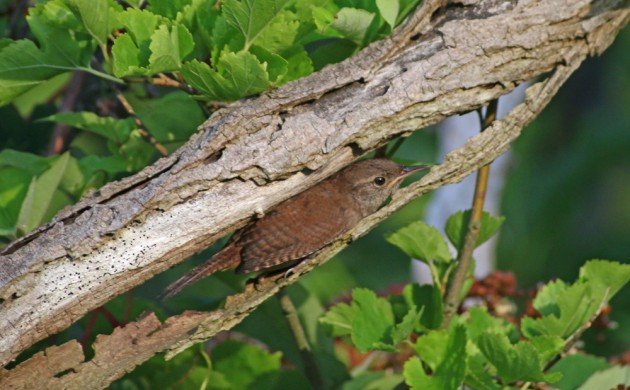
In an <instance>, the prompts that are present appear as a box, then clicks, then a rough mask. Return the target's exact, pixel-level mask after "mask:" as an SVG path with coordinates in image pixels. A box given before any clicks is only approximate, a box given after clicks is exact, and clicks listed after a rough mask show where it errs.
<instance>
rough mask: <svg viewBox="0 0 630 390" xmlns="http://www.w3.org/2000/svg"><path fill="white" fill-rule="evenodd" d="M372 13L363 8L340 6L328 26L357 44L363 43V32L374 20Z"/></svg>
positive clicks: (364, 32)
mask: <svg viewBox="0 0 630 390" xmlns="http://www.w3.org/2000/svg"><path fill="white" fill-rule="evenodd" d="M374 16H375V15H374V14H373V13H371V12H368V11H366V10H364V9H356V8H342V9H340V10H339V12H338V13H337V15H335V20H334V21H333V22H332V23H331V25H330V27H332V28H334V29H335V30H336V31H338V32H339V33H340V34H341V35H342V36H343V37H345V38H347V39H349V40H351V41H353V42H354V43H356V44H357V45H359V46H362V45H363V40H364V38H365V34H366V32H367V30H368V28H369V27H370V24H371V23H372V20H374Z"/></svg>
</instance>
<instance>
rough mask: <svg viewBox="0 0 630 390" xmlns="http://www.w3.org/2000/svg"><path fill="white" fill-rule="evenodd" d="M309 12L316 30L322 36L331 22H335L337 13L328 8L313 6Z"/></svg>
mask: <svg viewBox="0 0 630 390" xmlns="http://www.w3.org/2000/svg"><path fill="white" fill-rule="evenodd" d="M311 12H312V17H313V22H314V23H315V26H317V30H319V32H320V33H322V34H323V33H324V32H325V31H326V29H327V28H328V27H329V26H330V25H331V24H332V22H334V21H335V14H336V13H337V12H338V11H335V12H333V11H332V10H331V9H330V8H325V7H315V6H313V7H312V10H311Z"/></svg>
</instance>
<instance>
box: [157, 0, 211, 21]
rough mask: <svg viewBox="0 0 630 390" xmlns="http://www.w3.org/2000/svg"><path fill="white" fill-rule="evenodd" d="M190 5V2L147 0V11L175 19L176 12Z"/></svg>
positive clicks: (180, 0)
mask: <svg viewBox="0 0 630 390" xmlns="http://www.w3.org/2000/svg"><path fill="white" fill-rule="evenodd" d="M191 3H192V0H149V9H150V10H151V11H152V12H154V13H156V14H158V15H162V16H165V17H167V18H169V19H175V17H176V16H177V14H178V12H180V11H181V10H182V9H183V8H184V7H186V6H187V5H190V4H191ZM208 6H211V4H208Z"/></svg>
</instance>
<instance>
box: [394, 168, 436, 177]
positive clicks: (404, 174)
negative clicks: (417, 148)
mask: <svg viewBox="0 0 630 390" xmlns="http://www.w3.org/2000/svg"><path fill="white" fill-rule="evenodd" d="M430 167H431V166H430V165H416V166H415V167H403V168H402V169H401V171H400V174H399V176H398V177H407V176H409V175H411V174H412V173H415V172H420V171H423V170H425V169H427V168H430Z"/></svg>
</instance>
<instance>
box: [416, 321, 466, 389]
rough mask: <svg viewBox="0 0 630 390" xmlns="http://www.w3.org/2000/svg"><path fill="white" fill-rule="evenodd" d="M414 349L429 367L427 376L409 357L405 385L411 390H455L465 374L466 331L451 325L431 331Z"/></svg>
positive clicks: (420, 366) (419, 363)
mask: <svg viewBox="0 0 630 390" xmlns="http://www.w3.org/2000/svg"><path fill="white" fill-rule="evenodd" d="M415 349H416V350H417V351H418V352H419V354H420V356H421V357H422V359H423V360H424V361H425V362H426V363H427V364H428V365H429V367H431V368H432V371H433V374H432V375H431V376H429V375H427V374H426V373H425V372H424V369H423V368H422V363H421V362H420V360H419V359H418V358H417V357H413V358H411V359H409V360H408V361H407V363H405V366H404V376H405V382H406V383H407V384H408V385H409V386H410V387H411V388H412V389H423V390H424V389H428V390H432V389H435V390H451V389H452V390H456V389H459V388H460V386H461V385H462V382H463V380H464V375H465V373H466V328H465V327H463V326H462V325H459V324H456V323H453V324H452V325H451V326H450V327H449V328H448V329H447V330H439V331H431V332H429V333H428V334H427V335H425V336H422V337H420V338H419V339H418V341H417V343H416V346H415Z"/></svg>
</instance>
